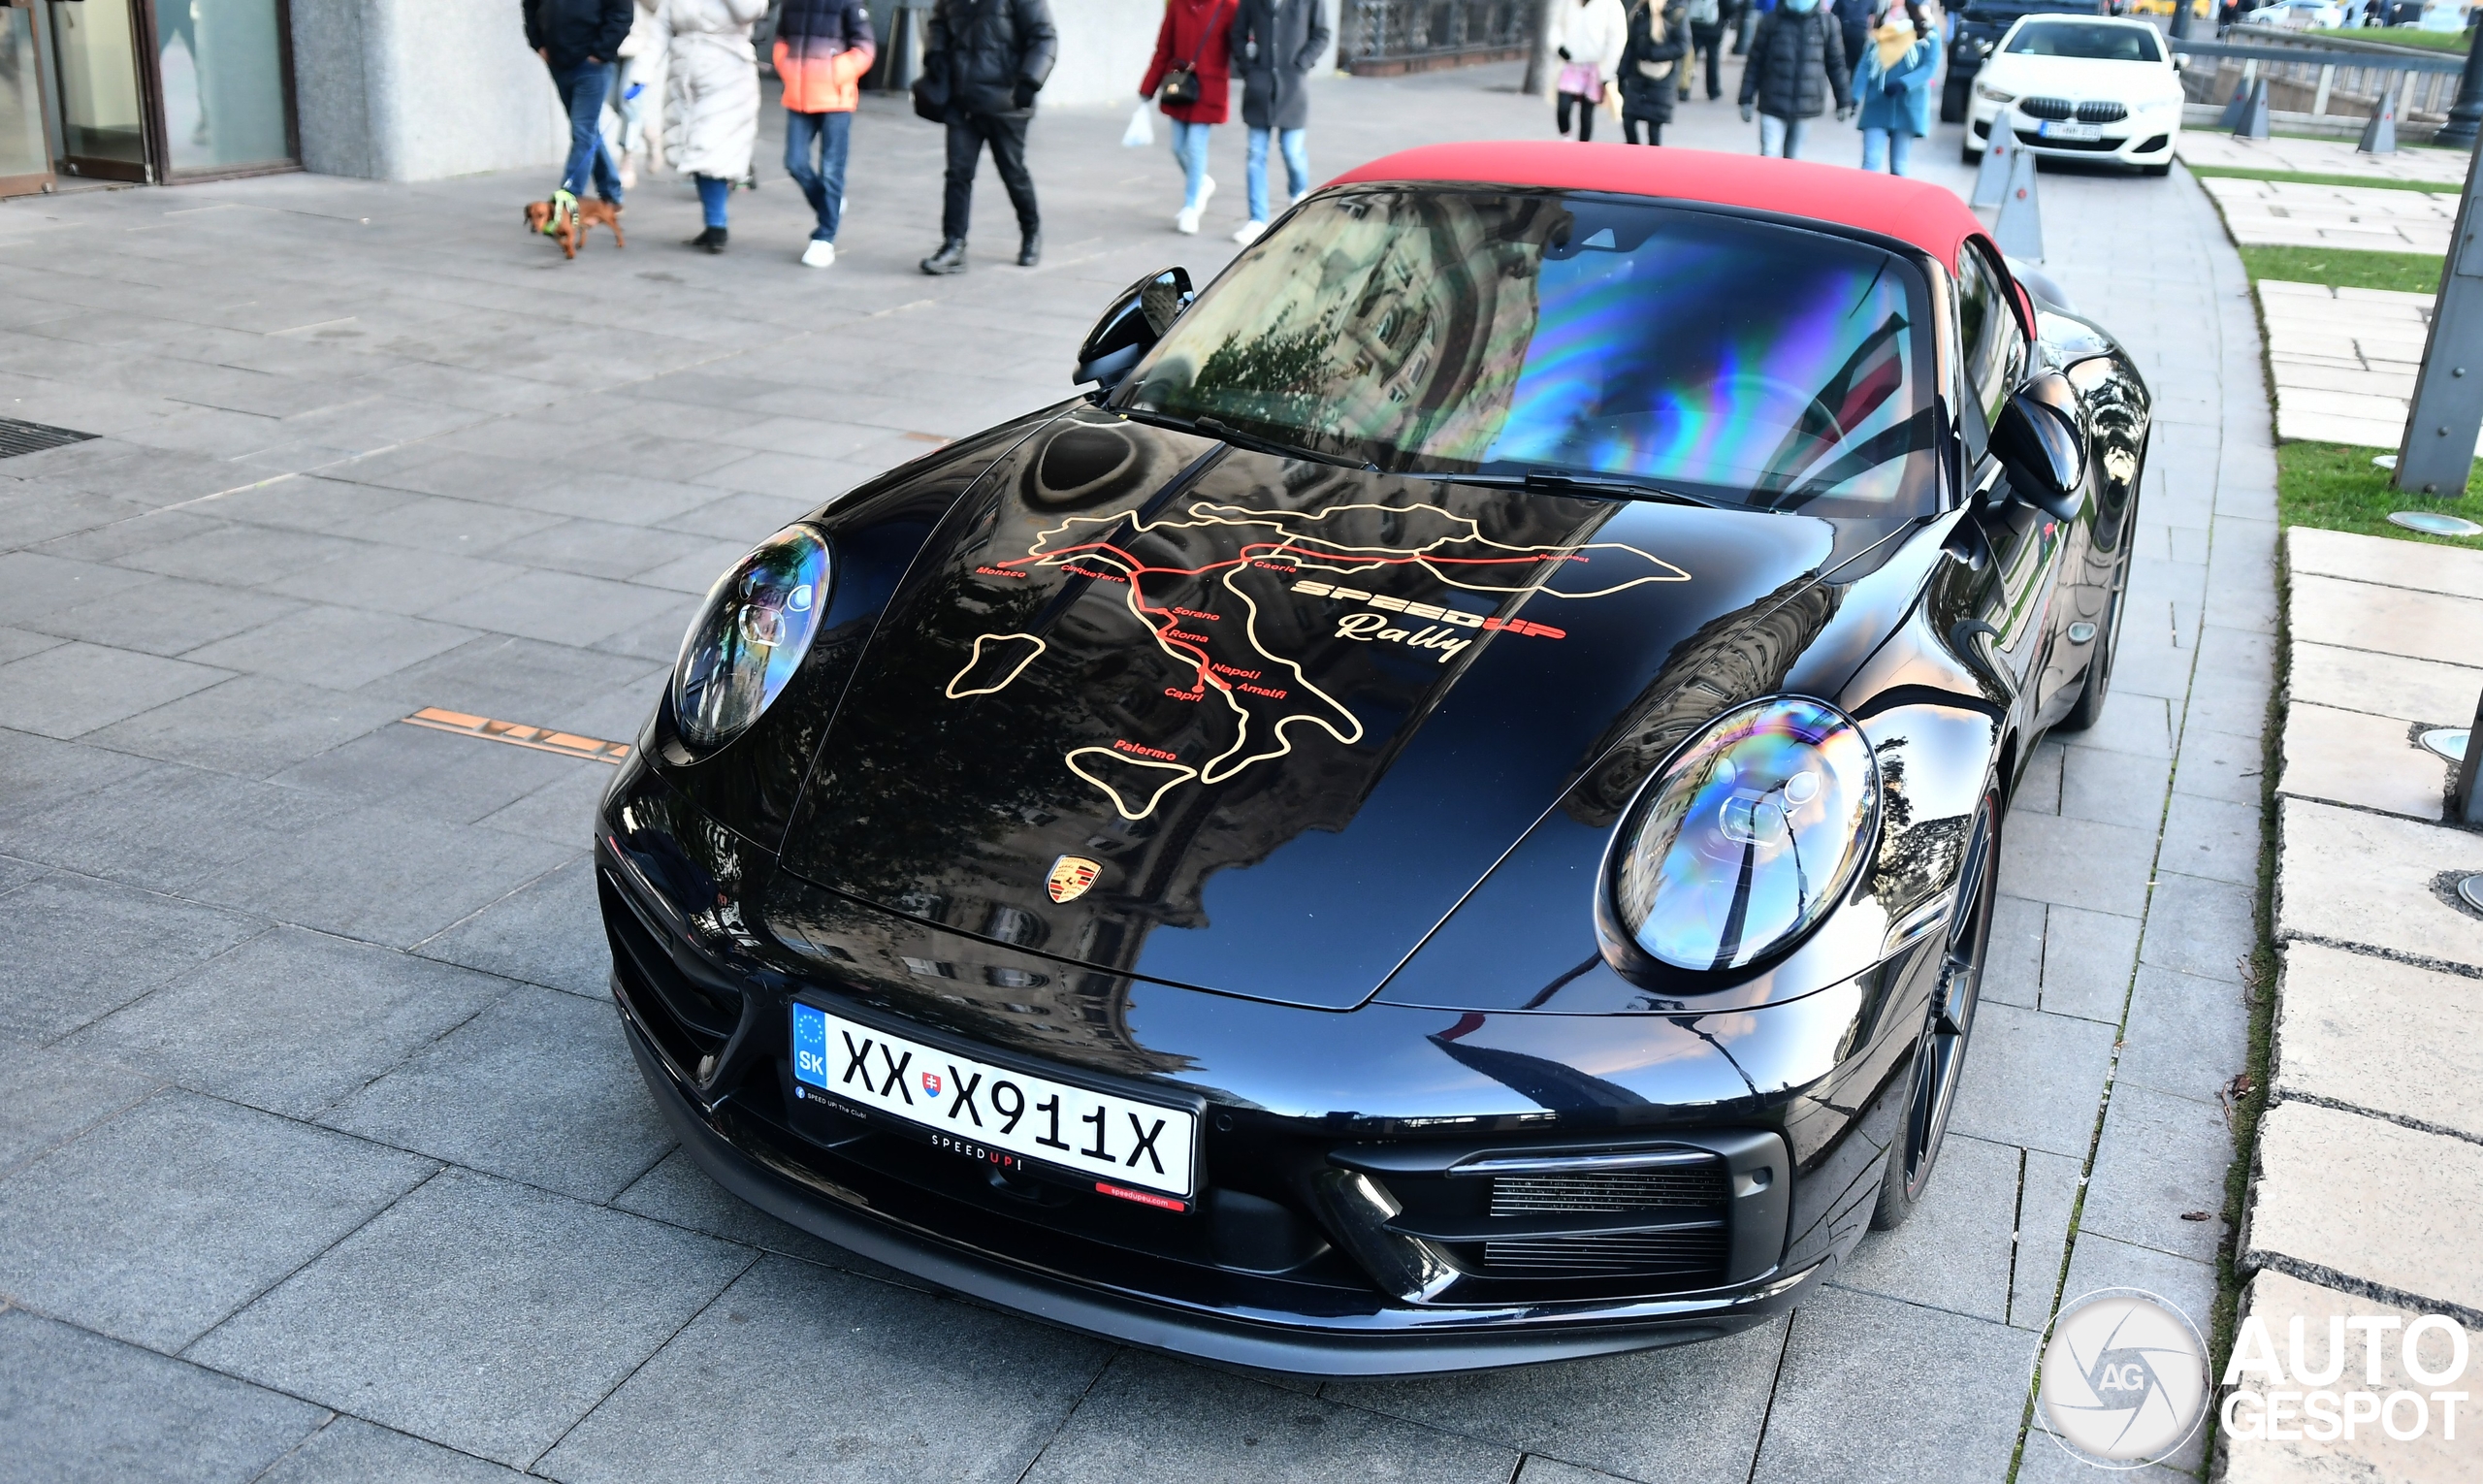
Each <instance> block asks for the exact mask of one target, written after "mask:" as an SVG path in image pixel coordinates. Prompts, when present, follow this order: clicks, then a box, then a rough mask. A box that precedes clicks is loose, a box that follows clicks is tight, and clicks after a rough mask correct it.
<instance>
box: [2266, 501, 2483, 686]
mask: <svg viewBox="0 0 2483 1484" xmlns="http://www.w3.org/2000/svg"><path fill="white" fill-rule="evenodd" d="M2390 544H2391V545H2396V546H2410V545H2413V544H2414V543H2412V542H2410V541H2395V542H2391V543H2390ZM2475 658H2477V659H2483V656H2477V657H2475ZM2285 679H2286V686H2287V689H2288V690H2289V691H2290V692H2291V693H2292V694H2293V696H2294V698H2295V699H2296V700H2297V701H2304V702H2310V703H2314V704H2317V705H2321V706H2327V707H2332V708H2335V709H2338V710H2344V711H2360V712H2365V713H2368V714H2370V715H2373V716H2383V717H2393V718H2395V719H2396V720H2398V721H2401V722H2418V723H2421V724H2423V725H2425V726H2464V725H2466V724H2467V723H2468V722H2470V721H2472V720H2473V717H2474V712H2475V709H2476V703H2477V701H2478V700H2483V666H2475V667H2468V666H2466V665H2457V664H2443V663H2441V662H2439V661H2435V660H2411V659H2407V658H2406V657H2405V656H2403V655H2375V654H2372V653H2371V652H2370V651H2369V650H2359V649H2343V648H2339V647H2338V646H2336V645H2333V644H2313V643H2308V642H2306V641H2303V640H2296V641H2295V642H2294V645H2293V665H2292V669H2291V670H2290V672H2289V673H2288V674H2287V675H2286V677H2285Z"/></svg>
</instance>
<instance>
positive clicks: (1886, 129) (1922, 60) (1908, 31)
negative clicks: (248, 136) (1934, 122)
mask: <svg viewBox="0 0 2483 1484" xmlns="http://www.w3.org/2000/svg"><path fill="white" fill-rule="evenodd" d="M1875 3H1880V0H1875ZM1939 72H1940V38H1939V36H1938V35H1937V34H1936V33H1935V32H1934V31H1933V30H1932V29H1931V25H1930V17H1928V16H1925V15H1923V13H1922V7H1921V5H1920V4H1919V0H1887V3H1886V13H1885V14H1884V15H1883V16H1881V19H1880V23H1879V24H1878V25H1876V26H1874V27H1872V28H1871V30H1870V32H1869V34H1868V39H1867V40H1865V41H1864V43H1863V46H1862V55H1861V56H1860V57H1859V58H1857V59H1856V60H1855V62H1854V97H1855V98H1856V99H1857V100H1858V101H1859V102H1860V103H1861V105H1862V112H1861V116H1860V119H1859V122H1860V123H1861V126H1862V168H1863V169H1864V170H1885V171H1886V172H1888V173H1889V174H1891V175H1898V176H1901V175H1904V174H1905V167H1906V156H1907V155H1908V153H1909V152H1910V151H1911V150H1912V147H1913V145H1914V142H1915V141H1916V140H1918V139H1920V138H1922V137H1923V136H1924V135H1926V134H1928V133H1930V132H1931V80H1932V79H1933V78H1934V77H1936V76H1938V75H1939Z"/></svg>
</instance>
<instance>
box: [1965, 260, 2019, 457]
mask: <svg viewBox="0 0 2483 1484" xmlns="http://www.w3.org/2000/svg"><path fill="white" fill-rule="evenodd" d="M1957 270H1958V272H1957V345H1958V348H1959V350H1960V351H1961V352H1962V353H1963V354H1964V356H1965V361H1966V366H1965V371H1966V391H1967V400H1968V402H1969V403H1970V405H1969V406H1968V407H1966V408H1965V409H1964V410H1965V413H1966V425H1967V435H1968V445H1969V447H1970V449H1971V451H1972V452H1974V453H1975V454H1977V455H1978V456H1980V455H1981V454H1982V452H1983V439H1984V437H1985V436H1986V435H1987V433H1988V431H1989V429H1990V427H1991V420H1992V419H1993V418H1994V417H1997V416H1998V415H1999V414H2000V406H2001V403H2002V402H2003V401H2004V400H2006V399H2007V397H2008V396H2009V393H2010V392H2011V390H2012V389H2014V388H2015V386H2016V385H2017V381H2018V378H2019V377H2021V376H2023V375H2024V374H2025V370H2026V336H2025V333H2024V331H2022V330H2021V329H2020V328H2019V327H2018V324H2017V316H2016V314H2015V312H2014V311H2013V310H2012V309H2011V307H2010V304H2009V288H2008V285H2007V283H2006V282H2005V281H2004V280H2003V279H2002V278H2001V276H2000V275H1999V274H1997V273H1995V272H1993V270H1992V268H1991V265H1990V264H1989V263H1987V262H1985V261H1984V260H1983V255H1982V253H1980V252H1979V251H1977V250H1976V249H1975V248H1973V247H1972V246H1969V247H1967V248H1966V250H1965V251H1963V252H1961V253H1959V254H1958V255H1957Z"/></svg>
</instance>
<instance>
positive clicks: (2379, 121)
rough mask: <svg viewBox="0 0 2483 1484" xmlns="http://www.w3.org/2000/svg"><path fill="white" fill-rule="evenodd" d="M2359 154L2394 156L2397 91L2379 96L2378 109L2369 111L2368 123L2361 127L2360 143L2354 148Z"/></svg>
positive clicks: (2391, 90)
mask: <svg viewBox="0 0 2483 1484" xmlns="http://www.w3.org/2000/svg"><path fill="white" fill-rule="evenodd" d="M2354 150H2355V152H2356V153H2359V154H2395V153H2396V152H2397V89H2396V88H2393V87H2392V88H2390V89H2389V90H2388V91H2386V92H2384V93H2382V94H2380V95H2379V107H2377V108H2375V109H2373V110H2371V111H2370V122H2369V123H2367V124H2365V125H2363V140H2362V143H2361V144H2359V145H2355V146H2354Z"/></svg>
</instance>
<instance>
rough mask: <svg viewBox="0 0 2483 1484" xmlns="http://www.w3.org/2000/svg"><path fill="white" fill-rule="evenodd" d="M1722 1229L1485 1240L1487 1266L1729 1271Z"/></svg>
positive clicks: (1616, 1272) (1545, 1270)
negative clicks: (1726, 1265) (1529, 1239)
mask: <svg viewBox="0 0 2483 1484" xmlns="http://www.w3.org/2000/svg"><path fill="white" fill-rule="evenodd" d="M1726 1244H1727V1239H1726V1236H1725V1230H1724V1228H1723V1227H1721V1226H1719V1227H1715V1228H1712V1229H1710V1230H1707V1231H1703V1232H1629V1233H1626V1234H1622V1235H1616V1236H1607V1237H1560V1238H1539V1239H1536V1240H1534V1241H1531V1242H1485V1243H1483V1267H1484V1269H1485V1270H1486V1271H1487V1272H1489V1273H1491V1274H1493V1275H1494V1276H1505V1277H1618V1276H1622V1275H1624V1274H1628V1275H1632V1276H1643V1277H1666V1276H1676V1275H1682V1274H1696V1275H1698V1276H1700V1277H1702V1278H1705V1279H1707V1280H1708V1281H1715V1280H1716V1279H1718V1278H1720V1277H1721V1275H1722V1274H1723V1272H1724V1267H1725V1248H1726Z"/></svg>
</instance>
